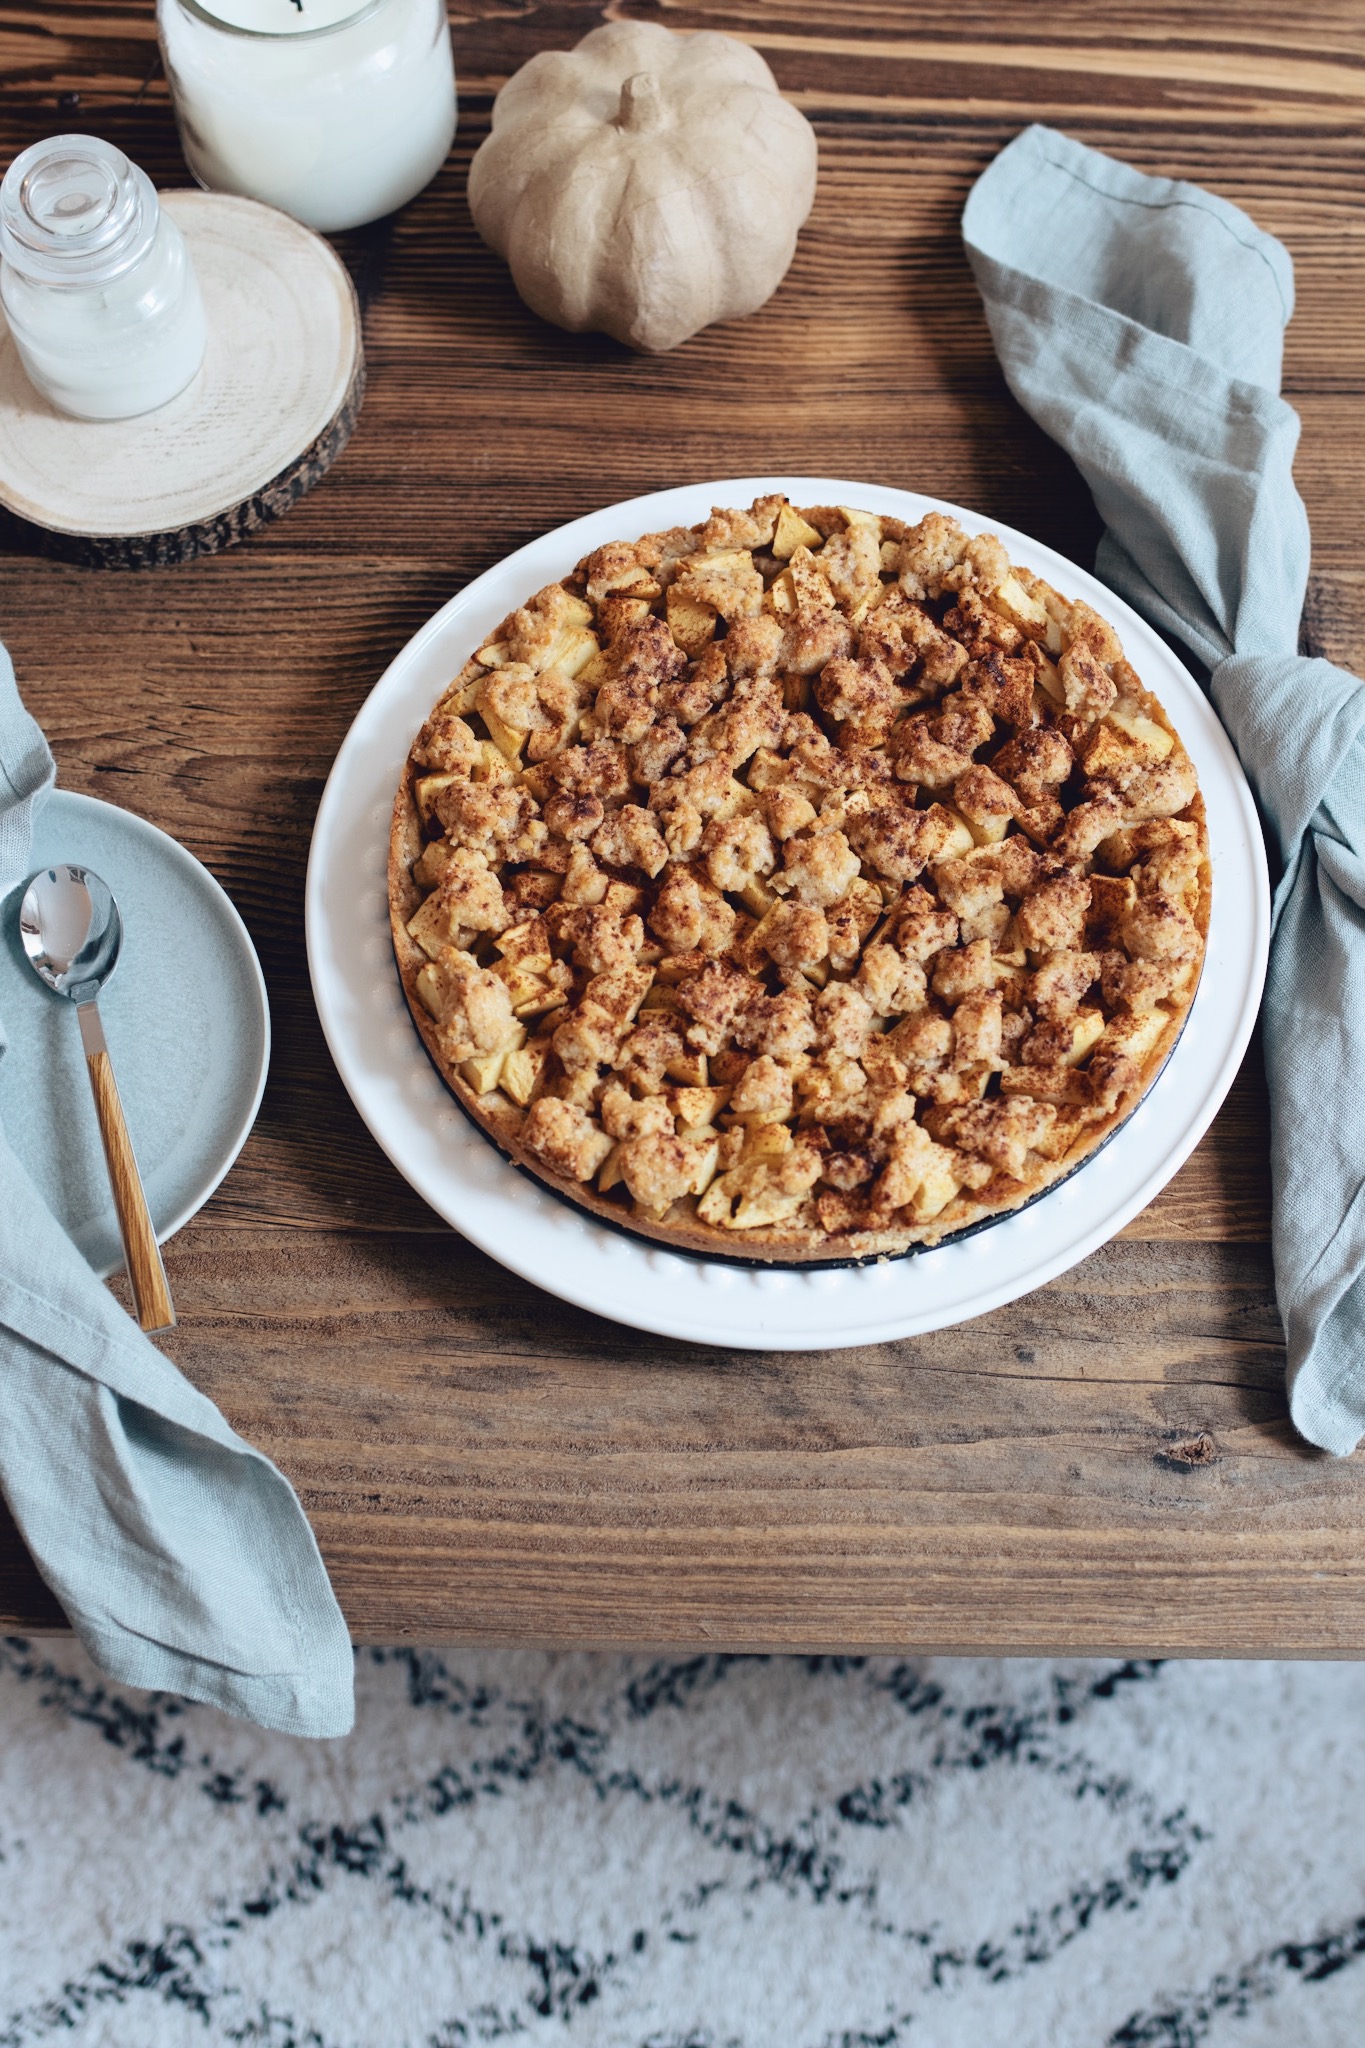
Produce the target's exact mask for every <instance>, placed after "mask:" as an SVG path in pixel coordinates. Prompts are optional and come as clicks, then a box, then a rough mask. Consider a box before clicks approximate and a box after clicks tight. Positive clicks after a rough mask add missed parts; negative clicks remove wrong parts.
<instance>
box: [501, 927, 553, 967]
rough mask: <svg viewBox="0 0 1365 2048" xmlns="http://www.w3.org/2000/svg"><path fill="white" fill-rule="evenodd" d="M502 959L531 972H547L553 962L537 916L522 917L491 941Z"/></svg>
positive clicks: (543, 930)
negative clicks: (519, 921)
mask: <svg viewBox="0 0 1365 2048" xmlns="http://www.w3.org/2000/svg"><path fill="white" fill-rule="evenodd" d="M493 943H494V945H495V946H496V947H497V949H498V951H499V952H500V953H501V954H502V957H503V959H504V960H506V961H509V962H515V964H516V965H517V966H518V967H525V968H526V969H528V970H529V972H530V973H532V974H548V973H549V971H550V968H551V966H552V965H553V964H554V963H553V956H552V954H551V952H550V941H549V939H548V938H547V936H546V932H545V926H544V925H543V924H542V923H541V921H540V919H539V918H538V917H527V918H523V919H522V922H521V923H520V924H514V925H512V926H511V927H510V928H509V929H508V930H507V931H505V932H504V933H503V934H502V936H501V938H498V939H495V940H494V941H493Z"/></svg>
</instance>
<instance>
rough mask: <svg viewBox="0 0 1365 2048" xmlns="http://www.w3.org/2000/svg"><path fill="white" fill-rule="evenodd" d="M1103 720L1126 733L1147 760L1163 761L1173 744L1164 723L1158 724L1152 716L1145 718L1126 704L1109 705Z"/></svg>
mask: <svg viewBox="0 0 1365 2048" xmlns="http://www.w3.org/2000/svg"><path fill="white" fill-rule="evenodd" d="M1105 720H1106V722H1107V723H1108V724H1109V725H1116V726H1117V727H1118V729H1119V731H1120V732H1122V733H1126V734H1127V735H1128V737H1129V739H1130V740H1132V741H1133V742H1134V744H1135V745H1136V746H1139V747H1140V748H1141V749H1142V751H1143V753H1144V754H1145V756H1146V758H1147V759H1148V760H1149V761H1164V760H1165V759H1166V757H1167V755H1168V754H1169V753H1170V752H1171V749H1172V748H1173V747H1174V745H1175V741H1174V740H1173V739H1172V738H1171V735H1170V734H1169V733H1168V732H1167V730H1166V728H1165V726H1164V725H1158V724H1157V722H1156V720H1155V719H1154V718H1147V717H1145V716H1144V715H1143V713H1142V712H1140V711H1135V710H1132V709H1130V707H1129V706H1128V705H1126V704H1114V705H1111V707H1110V709H1109V710H1108V711H1107V712H1106V713H1105Z"/></svg>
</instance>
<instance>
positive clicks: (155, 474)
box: [0, 192, 365, 569]
mask: <svg viewBox="0 0 1365 2048" xmlns="http://www.w3.org/2000/svg"><path fill="white" fill-rule="evenodd" d="M160 198H161V204H162V205H163V206H164V207H165V208H166V210H167V212H168V213H169V214H170V215H171V217H172V219H173V220H174V221H175V222H176V224H177V226H178V227H179V228H180V230H181V232H182V233H183V234H184V236H185V239H186V241H187V242H188V244H189V247H190V254H191V255H192V257H193V259H194V267H195V269H196V271H197V272H198V276H199V284H200V289H201V290H202V292H203V295H204V307H205V311H206V312H207V314H208V322H209V344H208V351H207V353H206V355H205V357H204V363H203V367H202V368H201V369H200V371H199V374H198V376H197V377H196V378H195V379H194V382H193V383H192V384H191V385H190V386H189V387H188V389H187V390H185V391H182V392H181V394H180V396H179V397H178V398H173V399H172V400H171V402H170V404H169V405H164V406H160V407H158V408H157V410H156V411H155V412H150V413H144V414H143V415H142V416H141V417H140V418H139V419H131V420H98V421H90V420H74V419H69V418H68V417H67V416H66V415H65V414H63V413H59V412H57V411H55V410H54V409H53V407H52V406H50V405H49V404H48V402H47V400H46V399H45V398H43V397H42V396H41V395H40V394H39V393H38V392H37V391H35V389H34V388H33V385H32V384H31V383H30V382H29V380H28V376H27V374H26V372H25V370H24V368H23V365H22V364H21V362H20V361H19V355H18V351H17V349H16V348H15V345H14V339H13V337H12V335H11V334H10V332H9V330H8V328H7V327H5V326H4V325H3V320H2V319H0V504H3V505H5V506H7V507H8V508H9V510H10V511H11V512H14V513H16V514H17V515H18V516H19V518H21V519H23V520H25V521H27V522H28V523H29V524H30V525H31V526H32V527H33V528H35V529H36V531H37V533H38V536H39V542H38V544H39V546H40V547H41V548H42V550H43V552H44V553H46V554H55V555H60V556H62V557H63V558H64V559H66V560H68V561H71V560H75V561H79V562H84V563H88V564H92V565H95V566H98V567H103V568H123V569H147V568H155V567H158V566H160V565H162V564H164V563H169V562H184V561H188V560H189V559H190V557H191V556H193V555H204V554H212V553H214V552H215V551H216V550H217V549H218V548H223V547H229V546H230V545H231V544H232V542H233V541H236V540H240V539H241V538H242V536H243V534H247V533H251V532H253V531H254V530H255V529H256V528H257V527H259V526H264V525H266V524H267V523H268V521H270V520H272V519H278V518H279V516H280V514H281V513H282V512H287V511H288V510H289V507H290V506H291V505H293V504H295V503H296V502H297V501H298V499H300V498H301V497H302V496H303V494H304V492H305V491H308V490H311V488H312V486H313V485H314V484H315V483H316V482H317V481H318V479H319V478H320V477H322V476H325V475H326V473H327V471H328V469H329V468H330V467H331V465H332V464H333V462H335V460H336V458H337V456H338V455H339V454H340V453H341V451H342V449H343V448H344V447H345V446H346V443H347V441H348V440H349V439H350V436H351V429H352V428H353V427H354V425H355V422H356V418H357V416H358V414H359V411H360V402H361V398H362V397H363V395H364V390H365V357H364V351H363V349H362V346H361V340H360V309H359V306H358V305H357V303H356V296H355V291H354V288H353V287H352V284H351V280H350V278H349V276H348V275H347V273H346V270H345V268H344V267H343V265H342V264H341V262H340V261H339V259H338V258H337V256H336V255H335V254H334V253H333V251H332V250H331V249H330V248H329V247H328V245H327V243H326V242H324V241H323V240H322V239H321V238H320V237H319V236H317V235H315V234H314V233H313V232H312V231H311V229H309V228H305V227H301V226H300V225H299V223H298V222H297V221H295V220H291V219H290V218H289V216H288V214H284V213H279V212H277V211H276V210H275V208H274V207H271V206H261V205H259V204H258V203H257V201H255V200H254V199H236V198H230V197H228V196H227V195H226V194H224V193H217V192H163V193H162V194H161V195H160Z"/></svg>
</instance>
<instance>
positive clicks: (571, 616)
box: [389, 496, 1210, 1261]
mask: <svg viewBox="0 0 1365 2048" xmlns="http://www.w3.org/2000/svg"><path fill="white" fill-rule="evenodd" d="M1209 891H1210V875H1209V863H1208V848H1207V835H1206V831H1205V825H1204V811H1203V804H1202V801H1201V799H1200V796H1199V791H1198V787H1197V784H1196V778H1195V772H1194V768H1193V766H1192V764H1191V762H1190V759H1189V756H1188V754H1187V753H1186V751H1185V749H1184V747H1183V746H1182V745H1181V742H1180V739H1179V737H1178V735H1177V734H1176V732H1175V731H1174V730H1173V728H1172V726H1171V724H1170V722H1169V720H1168V719H1167V718H1166V716H1165V713H1164V712H1163V710H1162V708H1161V706H1160V705H1159V704H1158V703H1157V701H1156V700H1155V698H1154V697H1153V696H1152V695H1151V693H1150V692H1149V691H1148V690H1146V689H1144V687H1143V685H1142V682H1141V681H1140V679H1139V677H1138V676H1137V674H1136V673H1135V672H1134V670H1133V669H1132V667H1131V666H1130V665H1129V663H1128V662H1127V661H1126V660H1125V659H1124V654H1123V649H1122V647H1121V645H1120V643H1119V639H1118V636H1117V634H1116V633H1115V632H1114V630H1113V628H1112V627H1111V626H1109V625H1107V624H1106V622H1105V621H1104V619H1102V618H1101V617H1100V616H1099V615H1098V614H1097V613H1096V612H1094V611H1093V610H1091V609H1090V607H1089V606H1088V605H1086V604H1083V603H1080V602H1068V601H1067V600H1066V599H1065V598H1063V597H1061V596H1059V595H1058V593H1057V592H1056V591H1055V590H1053V589H1051V588H1050V587H1049V586H1048V585H1047V584H1046V583H1044V582H1043V581H1041V579H1040V578H1038V577H1037V576H1034V575H1031V574H1030V573H1029V571H1028V570H1027V569H1024V568H1022V567H1020V566H1019V565H1017V564H1012V563H1011V562H1010V560H1009V558H1008V556H1007V555H1006V552H1005V549H1004V548H1003V546H1002V545H1001V543H1000V541H999V540H997V539H996V538H995V537H994V536H993V535H990V534H981V535H979V536H977V537H976V538H970V537H969V536H968V535H967V534H966V533H965V532H964V531H963V530H962V528H961V527H960V526H959V525H958V524H957V523H956V522H955V521H954V520H953V519H951V518H948V517H946V516H945V515H943V514H941V513H938V512H930V513H929V514H928V515H927V516H926V517H925V518H923V519H922V520H920V522H919V523H918V525H915V526H911V525H908V524H906V523H905V522H903V521H901V520H898V519H893V518H888V517H886V516H884V515H878V514H874V513H870V512H863V511H859V510H857V509H856V508H852V507H848V506H806V507H804V508H801V509H800V510H798V509H797V508H795V507H794V506H792V505H791V504H789V503H788V502H787V501H786V500H785V499H784V498H781V497H777V496H773V497H764V498H760V499H758V500H757V502H756V503H755V504H754V505H753V506H752V507H751V508H750V509H749V510H748V511H737V510H735V511H725V510H716V511H714V512H713V513H712V515H711V517H710V518H709V519H708V520H706V522H705V523H704V524H703V525H701V526H698V527H694V528H678V529H675V530H672V531H670V532H666V533H652V534H647V535H646V536H645V537H644V538H643V539H640V540H630V541H627V540H622V541H613V542H610V543H609V544H608V545H607V546H605V547H600V548H598V549H596V550H595V551H594V552H593V553H592V554H590V555H589V556H587V558H586V559H585V560H584V561H582V562H580V563H579V565H578V567H577V569H576V570H575V571H574V573H573V574H572V575H571V576H566V577H565V578H564V580H563V581H562V582H560V583H552V584H551V585H549V587H548V588H546V589H544V590H541V591H539V592H537V593H536V594H535V595H534V596H533V597H530V598H528V600H527V602H526V604H525V605H524V606H522V607H521V608H520V609H519V610H517V611H515V612H513V613H512V615H511V617H510V618H508V619H506V620H505V621H504V622H503V624H502V626H501V627H500V628H499V630H498V631H497V633H495V634H494V635H493V636H492V638H491V639H490V640H489V641H488V642H487V643H486V644H485V645H483V646H481V647H479V648H478V649H477V650H476V651H475V652H474V653H473V654H472V656H471V658H470V660H469V661H468V662H467V663H466V665H465V667H464V668H463V669H462V670H461V672H460V674H459V675H458V676H457V677H456V678H455V680H454V682H453V683H452V684H451V685H450V687H449V688H448V689H447V690H446V692H445V693H444V695H443V696H442V697H441V699H440V701H439V702H438V703H437V705H436V706H435V708H434V710H433V711H432V713H431V716H430V717H429V718H428V719H427V721H426V723H425V725H424V726H423V727H422V730H421V731H420V733H419V734H418V735H417V738H416V740H415V741H414V743H413V747H412V751H411V754H410V757H409V760H408V763H407V767H406V770H405V773H404V776H403V781H402V785H401V787H400V789H399V791H398V797H397V802H396V805H395V809H394V819H393V833H392V842H391V855H390V866H389V894H390V902H391V908H392V920H393V938H394V946H395V949H396V953H397V959H398V966H399V970H400V973H401V975H402V980H403V986H404V988H405V990H406V991H407V996H408V1001H409V1004H410V1006H411V1009H412V1014H413V1016H414V1018H415V1020H416V1022H417V1025H418V1028H419V1029H420V1031H421V1033H422V1036H423V1038H424V1040H425V1042H426V1045H427V1048H428V1050H429V1052H430V1054H431V1056H432V1058H433V1060H434V1061H435V1062H436V1065H437V1067H438V1068H439V1070H440V1072H441V1073H442V1075H443V1076H444V1078H445V1079H446V1081H447V1082H448V1083H449V1085H450V1087H451V1088H452V1089H453V1090H454V1092H455V1094H456V1095H457V1096H458V1098H459V1100H460V1101H461V1103H462V1104H463V1105H464V1107H465V1108H466V1109H467V1110H468V1111H469V1113H470V1115H471V1116H472V1117H474V1118H475V1120H476V1121H477V1122H478V1123H479V1124H480V1125H481V1126H482V1127H483V1129H484V1130H485V1131H486V1132H487V1133H488V1134H489V1135H490V1137H492V1138H493V1139H494V1140H495V1141H496V1142H497V1144H498V1145H499V1146H500V1147H501V1148H502V1149H503V1151H504V1152H505V1153H507V1154H508V1155H509V1156H510V1157H511V1158H512V1159H513V1160H515V1161H516V1162H517V1163H518V1164H519V1165H521V1166H523V1167H526V1168H528V1169H529V1170H530V1171H531V1172H533V1173H534V1174H536V1175H538V1176H539V1177H540V1179H541V1180H543V1181H545V1182H546V1183H548V1184H549V1186H551V1187H552V1188H554V1189H556V1190H557V1191H558V1192H559V1193H561V1194H563V1195H566V1196H568V1197H570V1198H571V1199H572V1200H573V1201H575V1202H577V1203H579V1204H580V1205H581V1206H582V1207H584V1208H586V1209H588V1210H590V1211H592V1212H593V1213H594V1214H596V1215H598V1216H602V1217H607V1218H610V1219H612V1220H613V1221H615V1222H618V1223H621V1224H624V1225H626V1226H627V1227H628V1228H630V1229H632V1230H635V1231H639V1232H641V1233H642V1234H643V1235H645V1236H647V1237H650V1238H655V1239H659V1240H662V1241H663V1242H665V1243H668V1244H672V1245H676V1246H679V1247H682V1248H685V1249H689V1250H693V1251H701V1252H708V1253H720V1254H726V1255H731V1256H734V1255H739V1256H742V1257H748V1258H751V1259H759V1260H774V1261H809V1260H831V1259H843V1258H866V1257H873V1256H878V1255H885V1254H891V1253H898V1252H903V1251H905V1250H907V1249H909V1248H910V1247H911V1246H913V1245H917V1244H934V1243H937V1242H938V1241H940V1240H941V1239H942V1238H944V1237H945V1236H947V1235H949V1234H950V1233H952V1232H954V1231H958V1230H961V1229H964V1228H966V1227H969V1226H971V1225H974V1224H977V1223H979V1222H981V1221H983V1220H984V1219H987V1218H990V1217H993V1216H998V1215H1000V1214H1002V1213H1005V1212H1007V1211H1009V1210H1012V1209H1015V1208H1018V1207H1019V1206H1020V1205H1021V1204H1022V1203H1024V1202H1026V1201H1028V1200H1030V1199H1031V1198H1032V1197H1033V1196H1034V1195H1036V1194H1038V1193H1039V1192H1040V1191H1041V1190H1043V1189H1044V1188H1046V1187H1048V1186H1049V1185H1050V1184H1051V1183H1053V1182H1055V1181H1057V1180H1058V1179H1060V1178H1061V1177H1062V1176H1063V1175H1064V1174H1066V1173H1068V1172H1070V1170H1071V1169H1072V1168H1073V1167H1074V1166H1075V1165H1076V1164H1077V1163H1078V1162H1079V1161H1080V1160H1082V1159H1083V1158H1085V1157H1086V1155H1087V1154H1089V1153H1090V1152H1092V1151H1093V1150H1094V1149H1095V1147H1096V1146H1097V1145H1098V1144H1099V1143H1100V1141H1101V1140H1102V1139H1103V1138H1104V1137H1105V1136H1106V1135H1107V1134H1108V1133H1109V1132H1110V1131H1112V1130H1113V1129H1114V1128H1115V1126H1116V1125H1117V1124H1118V1123H1119V1122H1121V1121H1122V1119H1123V1118H1124V1117H1125V1116H1127V1115H1128V1114H1129V1112H1130V1111H1131V1110H1132V1109H1133V1107H1134V1106H1135V1105H1136V1103H1137V1102H1138V1100H1139V1098H1140V1097H1141V1096H1142V1094H1143V1092H1144V1090H1145V1089H1146V1088H1147V1087H1148V1086H1149V1085H1150V1083H1151V1082H1152V1081H1153V1080H1154V1079H1155V1077H1156V1074H1157V1072H1158V1071H1159V1069H1160V1067H1161V1065H1162V1062H1163V1061H1164V1059H1165V1057H1166V1055H1167V1053H1168V1052H1169V1051H1170V1049H1171V1047H1172V1045H1173V1044H1174V1042H1175V1040H1176V1038H1177V1036H1178V1034H1179V1031H1180V1027H1181V1024H1182V1022H1183V1020H1184V1017H1185V1015H1186V1013H1187V1011H1188V1009H1189V1006H1190V1003H1191V1001H1192V1000H1193V997H1194V991H1195V987H1196V984H1197V982H1198V978H1199V972H1200V967H1201V964H1202V960H1203V954H1204V943H1205V935H1206V933H1207V929H1208V910H1209Z"/></svg>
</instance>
